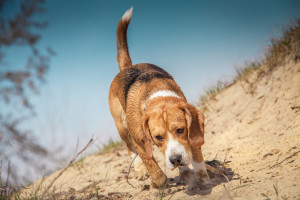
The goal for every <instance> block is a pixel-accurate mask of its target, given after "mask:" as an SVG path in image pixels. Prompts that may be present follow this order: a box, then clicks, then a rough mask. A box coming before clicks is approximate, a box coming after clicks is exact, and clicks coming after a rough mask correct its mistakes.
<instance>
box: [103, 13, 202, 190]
mask: <svg viewBox="0 0 300 200" xmlns="http://www.w3.org/2000/svg"><path fill="white" fill-rule="evenodd" d="M132 10H133V9H132V8H131V9H129V10H127V11H126V12H125V14H124V15H123V17H122V18H121V20H120V22H119V24H118V27H117V60H118V65H119V69H120V72H119V73H118V74H117V76H116V77H115V78H114V79H113V81H112V83H111V86H110V91H109V108H110V112H111V114H112V116H113V118H114V121H115V124H116V127H117V129H118V132H119V134H120V136H121V138H122V140H124V142H125V143H126V145H127V147H128V152H129V155H130V156H132V157H134V156H135V155H136V154H138V155H137V158H136V159H135V162H134V167H135V170H137V171H139V170H142V168H143V167H146V169H147V171H148V173H149V174H150V176H151V178H152V179H151V180H152V186H153V187H156V188H157V187H161V186H164V185H165V184H166V183H167V177H166V175H165V173H164V172H163V171H162V170H161V168H160V167H159V166H158V164H157V163H156V161H155V159H154V157H153V155H152V151H153V146H152V145H156V146H158V147H159V149H160V150H161V151H162V152H163V154H164V156H165V161H166V165H167V167H168V168H170V169H174V168H176V167H178V168H179V172H180V175H183V174H184V173H185V172H186V170H188V167H187V166H188V165H189V164H190V163H191V164H192V165H193V168H194V171H195V175H196V180H197V181H199V182H203V181H204V180H207V179H208V175H207V171H206V167H205V163H204V160H203V156H202V152H201V146H202V145H203V144H204V116H203V114H202V113H200V111H199V110H197V109H196V108H195V107H194V106H192V105H190V104H188V103H187V100H186V98H185V96H184V94H183V92H182V91H181V89H180V87H179V86H178V85H177V84H176V82H175V81H174V79H173V77H172V76H171V75H170V74H169V73H168V72H166V71H165V70H164V69H162V68H160V67H158V66H156V65H153V64H149V63H140V64H136V65H132V63H131V58H130V56H129V52H128V46H127V28H128V25H129V22H130V20H131V17H132Z"/></svg>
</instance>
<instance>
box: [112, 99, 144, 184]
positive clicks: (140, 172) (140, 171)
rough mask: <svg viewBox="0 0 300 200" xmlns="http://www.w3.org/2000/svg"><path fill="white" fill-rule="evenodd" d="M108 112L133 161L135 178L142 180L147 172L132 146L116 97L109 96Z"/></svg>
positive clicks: (123, 113)
mask: <svg viewBox="0 0 300 200" xmlns="http://www.w3.org/2000/svg"><path fill="white" fill-rule="evenodd" d="M109 102H110V104H109V107H110V111H111V114H112V116H113V118H114V121H115V124H116V127H117V129H118V132H119V135H120V137H121V138H122V140H123V141H124V142H125V143H126V145H127V148H128V154H129V156H130V158H131V160H133V159H134V161H133V165H134V169H135V172H136V174H135V176H136V177H137V178H139V179H142V178H143V177H144V176H147V174H148V171H147V168H146V167H145V165H144V163H143V161H142V159H141V158H140V156H139V155H137V152H136V150H135V148H134V146H133V143H132V138H131V136H130V134H129V131H128V129H127V123H126V114H125V112H124V110H123V108H122V106H121V103H120V101H119V99H118V98H117V97H113V96H112V95H110V100H109Z"/></svg>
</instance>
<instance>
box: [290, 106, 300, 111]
mask: <svg viewBox="0 0 300 200" xmlns="http://www.w3.org/2000/svg"><path fill="white" fill-rule="evenodd" d="M291 109H292V110H295V109H300V106H292V107H291Z"/></svg>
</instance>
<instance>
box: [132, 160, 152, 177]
mask: <svg viewBox="0 0 300 200" xmlns="http://www.w3.org/2000/svg"><path fill="white" fill-rule="evenodd" d="M134 176H135V178H137V179H138V180H145V179H147V178H148V177H149V174H148V170H147V168H146V166H145V165H144V163H143V161H142V159H141V158H140V157H139V156H137V157H136V159H135V160H134Z"/></svg>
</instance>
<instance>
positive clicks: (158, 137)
mask: <svg viewBox="0 0 300 200" xmlns="http://www.w3.org/2000/svg"><path fill="white" fill-rule="evenodd" d="M155 138H156V139H157V140H159V141H162V140H163V137H161V136H160V135H157V136H155Z"/></svg>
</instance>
